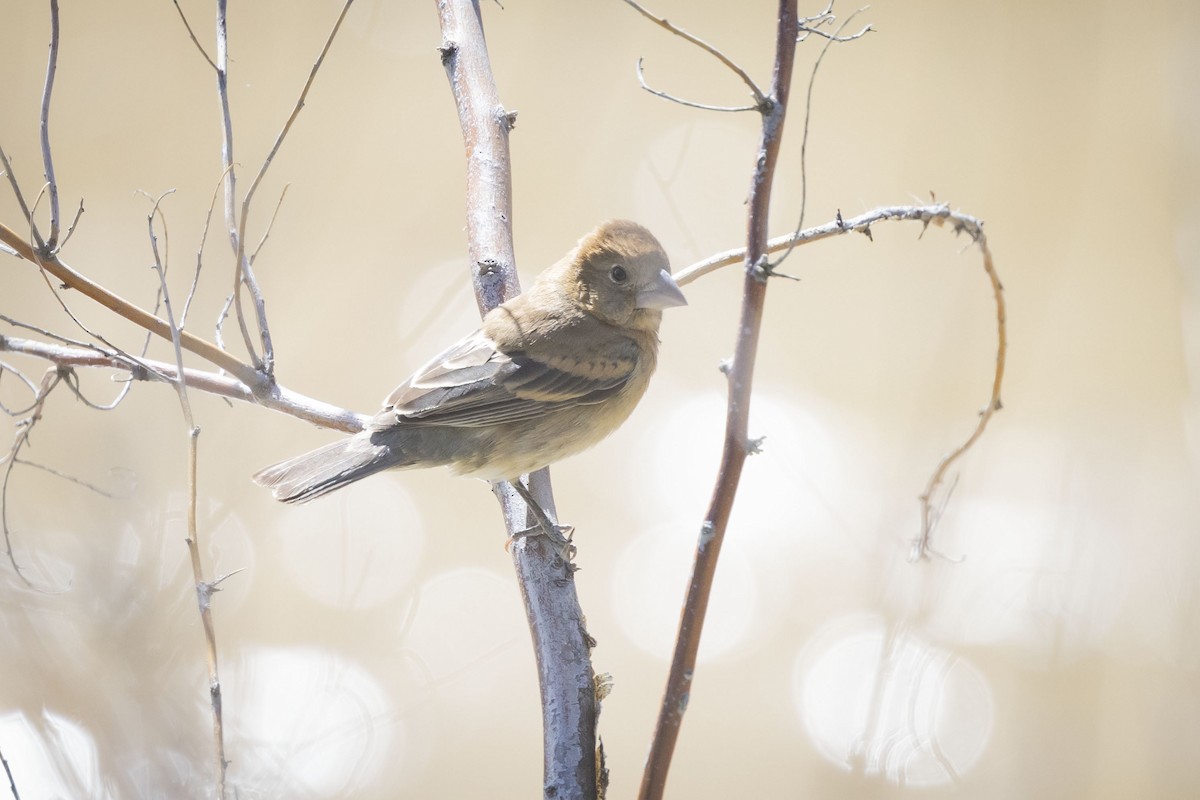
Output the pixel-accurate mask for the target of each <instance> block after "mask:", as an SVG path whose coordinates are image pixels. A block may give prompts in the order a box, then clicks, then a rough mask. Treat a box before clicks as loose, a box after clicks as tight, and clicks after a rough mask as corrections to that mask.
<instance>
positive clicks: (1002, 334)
mask: <svg viewBox="0 0 1200 800" xmlns="http://www.w3.org/2000/svg"><path fill="white" fill-rule="evenodd" d="M955 230H956V231H957V230H962V231H966V232H967V233H968V234H970V235H971V236H972V237H973V238H974V239H975V242H976V243H977V244H978V245H979V249H980V250H981V251H982V252H983V269H984V271H985V272H987V276H988V280H989V281H991V284H992V296H993V297H994V298H995V301H996V337H997V345H996V371H995V373H994V375H993V377H992V394H991V397H989V398H988V403H987V405H986V406H984V408H983V410H982V411H981V412H980V414H979V422H978V424H976V426H975V430H973V431H972V432H971V435H970V436H968V437H967V438H966V440H965V441H964V442H963V443H962V444H960V445H959V446H958V447H956V448H955V449H954V450H952V451H951V452H950V453H949V454H947V455H946V456H945V457H944V458H943V459H942V460H941V461H940V462H939V463H938V465H937V468H936V469H934V471H933V475H932V476H930V478H929V483H928V484H927V485H926V486H925V491H924V492H923V493H922V494H921V497H920V501H921V531H920V533H919V535H918V536H917V538H916V539H914V540H913V546H912V551H911V553H910V555H909V559H910V560H912V561H916V560H918V559H921V558H925V557H927V556H928V555H929V553H930V552H932V550H931V548H930V545H929V540H930V537H931V536H932V534H933V527H934V525H935V524H936V522H937V520H936V517H937V516H938V515H935V514H934V513H933V504H934V503H935V502H936V501H935V497H934V493H935V492H936V491H937V489H938V487H939V486H940V485H941V484H942V482H943V481H944V480H945V477H946V471H947V470H949V469H950V466H951V465H952V464H953V463H954V462H955V461H957V460H958V459H959V458H961V457H962V456H963V454H965V453H966V452H967V451H968V450H970V449H971V447H972V446H973V445H974V444H975V442H977V441H979V437H980V436H983V432H984V431H985V430H986V429H987V426H988V423H989V422H991V420H992V416H993V415H994V414H995V413H996V412H997V411H999V410H1000V409H1001V408H1002V407H1003V405H1002V403H1001V401H1000V390H1001V388H1002V386H1003V384H1004V366H1005V360H1006V358H1007V356H1008V330H1007V323H1008V316H1007V311H1006V310H1005V306H1004V285H1003V284H1002V283H1001V282H1000V276H999V275H998V274H997V273H996V267H995V264H993V263H992V251H991V250H990V249H989V248H988V245H987V236H986V235H984V232H983V226H982V224H981V223H979V222H978V221H977V220H973V219H972V220H970V221H969V222H968V221H966V220H963V221H961V222H959V224H958V225H957V226H956V228H955ZM952 488H953V487H952Z"/></svg>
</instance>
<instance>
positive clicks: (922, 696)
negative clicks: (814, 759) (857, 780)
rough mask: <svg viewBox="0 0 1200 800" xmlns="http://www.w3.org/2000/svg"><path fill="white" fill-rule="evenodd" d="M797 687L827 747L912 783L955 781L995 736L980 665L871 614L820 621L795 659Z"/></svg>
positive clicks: (841, 762)
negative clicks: (823, 622)
mask: <svg viewBox="0 0 1200 800" xmlns="http://www.w3.org/2000/svg"><path fill="white" fill-rule="evenodd" d="M792 694H793V699H794V702H795V704H796V708H797V711H798V713H799V715H800V718H801V721H802V723H803V725H804V729H805V731H806V732H807V734H808V736H809V738H810V739H811V740H812V742H813V745H814V746H815V747H816V749H817V751H818V752H820V753H821V755H822V756H824V757H825V758H826V759H828V760H829V761H831V762H832V763H834V764H837V765H838V766H840V767H843V768H844V769H846V770H855V771H858V772H861V773H862V774H865V775H882V776H884V777H886V778H887V779H889V780H891V781H893V782H895V783H897V784H902V785H906V786H925V787H932V786H940V785H944V784H949V783H952V782H954V781H955V780H957V779H958V778H959V777H960V776H961V775H963V774H965V773H966V772H967V771H969V770H970V769H971V768H972V767H973V766H974V765H975V764H976V763H977V762H978V760H979V758H980V756H982V754H983V752H984V750H985V749H986V747H987V745H988V743H989V742H990V740H991V738H992V727H993V722H994V717H995V710H994V707H993V703H992V693H991V688H990V687H989V685H988V683H987V680H986V679H985V678H984V677H983V675H982V673H980V672H979V670H977V669H976V668H975V667H974V666H973V665H972V664H971V663H970V662H968V661H967V660H966V659H964V658H962V657H960V656H957V655H954V654H953V653H950V652H948V651H946V650H943V649H941V648H939V647H936V646H933V645H931V644H929V643H927V642H924V641H922V640H921V639H920V638H918V637H916V636H914V635H913V634H911V633H910V632H908V631H905V630H903V629H902V626H900V627H897V626H892V627H888V626H887V625H886V624H885V623H884V621H883V620H882V619H881V618H879V617H876V616H873V615H868V614H861V615H851V616H848V617H843V618H840V619H837V620H834V621H833V622H832V623H830V624H829V625H827V626H825V627H824V628H822V629H821V630H820V631H818V632H817V633H816V634H815V635H814V636H813V637H812V639H811V640H810V641H809V643H808V644H807V645H806V646H805V648H804V650H803V651H802V652H801V654H800V656H799V657H798V658H797V659H796V663H795V667H794V670H793V677H792Z"/></svg>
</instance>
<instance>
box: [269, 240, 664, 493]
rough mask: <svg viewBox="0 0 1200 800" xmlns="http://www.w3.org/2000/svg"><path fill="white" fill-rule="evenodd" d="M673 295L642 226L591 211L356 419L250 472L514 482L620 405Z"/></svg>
mask: <svg viewBox="0 0 1200 800" xmlns="http://www.w3.org/2000/svg"><path fill="white" fill-rule="evenodd" d="M686 304H687V300H686V299H685V297H684V295H683V292H682V291H681V290H680V288H679V285H678V284H677V283H676V282H675V279H674V278H673V277H672V276H671V267H670V262H669V260H668V258H667V254H666V252H665V251H664V249H663V247H662V245H661V244H659V242H658V240H657V239H656V238H655V237H654V235H653V234H652V233H650V231H648V230H647V229H646V228H644V227H642V226H641V225H639V224H638V223H636V222H631V221H629V220H619V219H618V220H608V221H606V222H603V223H601V224H600V225H599V226H597V227H596V228H595V229H594V230H592V231H591V232H590V233H588V234H587V235H586V236H584V237H583V238H581V239H580V240H579V241H578V243H577V244H576V246H575V247H574V248H573V249H572V250H571V251H570V252H568V253H567V254H566V255H565V256H564V257H563V258H562V259H560V260H559V261H558V262H557V263H555V264H554V265H553V266H551V267H549V268H548V269H546V270H544V271H543V272H542V273H541V274H540V275H539V276H538V277H537V279H536V280H535V281H534V282H533V284H531V285H530V286H529V288H528V290H527V291H525V292H523V293H521V294H519V295H517V296H516V297H514V298H512V299H510V300H508V301H506V302H504V303H501V304H500V305H498V306H496V307H495V308H493V309H492V310H491V311H490V312H488V313H487V314H486V315H485V316H484V318H483V322H482V324H481V325H480V327H479V328H478V329H477V330H475V331H474V332H473V333H471V334H469V335H468V336H466V337H465V338H463V339H461V340H460V341H458V342H457V343H456V344H454V345H452V346H451V347H449V348H447V349H446V350H444V351H443V352H441V353H439V354H438V355H437V356H435V357H434V358H433V359H431V360H430V361H429V362H428V363H427V364H425V365H424V366H422V367H421V368H420V369H418V370H417V371H416V372H414V373H413V374H412V375H411V376H409V378H408V379H407V380H405V381H404V382H403V383H401V384H400V385H399V386H398V387H396V389H395V390H394V391H392V393H391V394H390V395H388V397H387V399H386V400H385V401H384V403H383V409H382V410H381V411H380V412H379V413H377V414H376V415H374V416H373V417H372V418H371V419H370V421H369V422H368V423H367V424H366V426H365V427H364V428H363V430H362V431H360V432H359V433H356V434H354V435H352V436H350V437H348V438H344V439H342V440H339V441H336V442H334V443H332V444H328V445H325V446H324V447H320V448H318V449H316V450H313V451H311V452H308V453H304V454H303V455H299V456H296V457H295V458H291V459H288V460H286V461H282V462H280V463H278V464H274V465H272V466H269V467H267V468H265V469H263V470H261V471H259V472H258V473H257V474H255V475H254V477H253V480H254V481H255V482H256V483H258V484H259V485H261V486H264V487H267V488H269V489H270V490H271V492H272V494H273V495H274V497H275V498H276V499H277V500H280V501H282V502H284V503H305V502H308V501H309V500H313V499H315V498H317V497H321V496H322V495H325V494H327V493H329V492H332V491H334V490H335V489H340V488H342V487H343V486H346V485H348V484H350V483H353V482H355V481H358V480H361V479H362V478H365V477H367V476H369V475H373V474H375V473H377V472H381V471H383V470H387V469H416V468H423V467H436V466H447V467H449V468H450V470H451V471H452V472H453V473H455V474H458V475H463V476H469V477H477V478H484V479H487V480H489V481H502V480H503V481H510V482H512V483H513V485H514V488H517V489H518V491H520V489H521V488H522V487H520V483H519V481H518V480H517V479H518V477H519V476H520V475H524V474H527V473H530V472H533V471H535V470H538V469H540V468H542V467H544V466H547V465H549V464H551V463H553V462H556V461H559V460H560V459H563V458H565V457H567V456H570V455H574V454H576V453H578V452H580V451H583V450H585V449H587V448H589V447H591V446H593V445H595V444H597V443H598V442H600V441H601V440H602V439H604V438H605V437H606V436H608V435H609V434H610V433H612V432H613V431H614V430H616V429H617V428H618V427H619V426H620V425H621V424H622V423H623V422H624V421H625V420H626V419H627V418H628V417H629V415H630V414H631V413H632V412H633V409H634V407H635V406H636V405H637V403H638V401H639V400H640V399H641V398H642V395H643V394H645V392H646V388H647V386H648V385H649V382H650V376H651V375H652V373H653V372H654V369H655V366H656V364H657V360H658V345H659V339H658V330H659V325H660V323H661V321H662V311H663V309H666V308H670V307H673V306H683V305H686ZM520 493H521V494H522V495H523V496H525V497H526V499H527V500H529V499H530V498H529V497H528V494H527V492H520ZM538 516H539V517H540V516H541V515H538Z"/></svg>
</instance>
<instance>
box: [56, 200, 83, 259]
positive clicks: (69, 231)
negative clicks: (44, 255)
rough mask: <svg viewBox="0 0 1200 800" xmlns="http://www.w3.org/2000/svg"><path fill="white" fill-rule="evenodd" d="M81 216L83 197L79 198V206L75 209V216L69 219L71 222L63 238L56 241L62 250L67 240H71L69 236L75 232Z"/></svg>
mask: <svg viewBox="0 0 1200 800" xmlns="http://www.w3.org/2000/svg"><path fill="white" fill-rule="evenodd" d="M82 217H83V198H82V197H81V198H79V208H77V209H76V210H75V218H74V219H72V220H71V224H70V225H69V226H67V233H66V235H65V236H63V240H62V241H61V242H59V243H58V249H59V250H62V249H63V248H64V247H66V246H67V242H69V241H71V236H73V235H74V234H75V226H76V225H78V224H79V220H80V218H82Z"/></svg>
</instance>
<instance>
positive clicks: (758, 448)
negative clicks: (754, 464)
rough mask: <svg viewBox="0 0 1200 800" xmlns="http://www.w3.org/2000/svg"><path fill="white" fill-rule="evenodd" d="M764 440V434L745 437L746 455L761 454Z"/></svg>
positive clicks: (765, 438)
mask: <svg viewBox="0 0 1200 800" xmlns="http://www.w3.org/2000/svg"><path fill="white" fill-rule="evenodd" d="M766 440H767V437H765V436H758V437H754V438H751V439H747V440H746V455H748V456H757V455H762V451H763V446H762V443H763V442H765V441H766Z"/></svg>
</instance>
